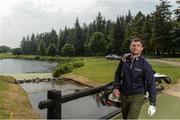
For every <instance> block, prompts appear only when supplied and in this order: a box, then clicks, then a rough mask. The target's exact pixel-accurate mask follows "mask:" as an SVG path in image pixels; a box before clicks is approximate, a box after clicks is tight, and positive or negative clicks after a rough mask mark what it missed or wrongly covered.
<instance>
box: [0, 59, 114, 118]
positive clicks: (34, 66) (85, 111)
mask: <svg viewBox="0 0 180 120" xmlns="http://www.w3.org/2000/svg"><path fill="white" fill-rule="evenodd" d="M56 65H57V63H54V62H42V61H35V60H21V59H2V60H0V74H1V73H3V74H4V73H5V74H11V73H39V72H42V73H43V72H52V70H53V69H54V68H55V66H56ZM20 85H21V87H22V88H23V89H24V90H25V91H26V93H27V95H28V98H29V101H30V103H31V105H32V107H33V109H34V111H36V112H38V113H39V114H40V117H41V118H44V119H46V118H47V109H44V110H40V109H39V108H38V104H39V102H40V101H42V100H46V99H47V91H48V90H61V91H62V95H65V94H70V93H74V92H76V91H79V90H82V89H87V88H88V87H86V86H83V85H79V84H77V83H74V82H71V81H64V80H61V81H50V82H40V83H24V84H20ZM115 110H117V108H115V107H106V106H103V105H102V104H101V102H100V101H99V98H98V96H97V95H91V96H87V97H83V98H79V99H76V100H72V101H70V102H67V103H63V104H62V118H69V119H73V118H75V119H83V118H84V119H98V118H100V117H103V116H105V115H106V114H108V113H111V112H113V111H115Z"/></svg>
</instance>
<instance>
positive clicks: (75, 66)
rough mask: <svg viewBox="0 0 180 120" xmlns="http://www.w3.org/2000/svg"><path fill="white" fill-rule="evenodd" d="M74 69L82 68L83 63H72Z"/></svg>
mask: <svg viewBox="0 0 180 120" xmlns="http://www.w3.org/2000/svg"><path fill="white" fill-rule="evenodd" d="M72 64H73V67H74V68H78V67H82V66H84V63H83V62H82V61H75V62H73V63H72Z"/></svg>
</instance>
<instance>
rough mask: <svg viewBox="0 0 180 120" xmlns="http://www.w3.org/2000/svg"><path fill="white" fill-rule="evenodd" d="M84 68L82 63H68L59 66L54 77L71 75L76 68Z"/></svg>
mask: <svg viewBox="0 0 180 120" xmlns="http://www.w3.org/2000/svg"><path fill="white" fill-rule="evenodd" d="M81 66H84V63H83V62H82V61H74V62H66V63H64V64H59V65H58V66H57V69H56V70H55V71H54V72H53V77H59V76H60V75H62V74H66V73H70V72H72V70H73V69H74V68H78V67H81Z"/></svg>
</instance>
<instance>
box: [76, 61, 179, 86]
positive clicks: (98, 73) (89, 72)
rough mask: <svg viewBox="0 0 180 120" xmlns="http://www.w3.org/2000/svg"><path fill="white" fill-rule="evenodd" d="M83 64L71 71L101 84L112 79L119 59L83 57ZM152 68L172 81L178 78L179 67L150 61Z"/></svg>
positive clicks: (175, 81) (174, 81)
mask: <svg viewBox="0 0 180 120" xmlns="http://www.w3.org/2000/svg"><path fill="white" fill-rule="evenodd" d="M83 59H84V63H85V66H84V67H82V68H78V69H75V70H74V71H73V72H72V73H73V74H77V75H81V76H84V77H87V78H89V79H91V80H95V81H98V82H99V83H101V84H104V83H108V82H110V81H112V80H113V79H114V73H115V70H116V69H117V66H118V63H119V61H112V60H106V59H104V58H83ZM150 63H151V65H152V66H153V69H154V70H155V71H156V72H158V73H161V74H166V75H169V76H170V77H171V79H172V83H177V80H178V79H179V78H180V72H179V71H180V67H177V66H172V65H168V64H163V63H158V62H150Z"/></svg>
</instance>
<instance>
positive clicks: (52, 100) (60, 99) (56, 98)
mask: <svg viewBox="0 0 180 120" xmlns="http://www.w3.org/2000/svg"><path fill="white" fill-rule="evenodd" d="M110 84H112V82H111V83H109V84H106V85H103V86H100V87H96V88H88V89H85V90H83V91H79V92H76V93H72V94H68V95H63V96H61V91H60V90H51V91H48V93H47V94H48V95H47V100H43V101H41V102H40V103H39V105H38V107H39V109H45V108H47V119H61V118H62V115H61V104H63V103H66V102H69V101H71V100H75V99H78V98H82V97H86V96H89V95H93V94H96V93H98V92H100V91H102V90H104V89H105V88H106V87H107V86H109V85H110ZM119 112H121V110H120V109H119V110H117V111H114V113H110V114H109V115H106V116H104V117H102V118H106V119H107V118H110V117H112V116H113V115H116V114H118V113H119Z"/></svg>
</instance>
